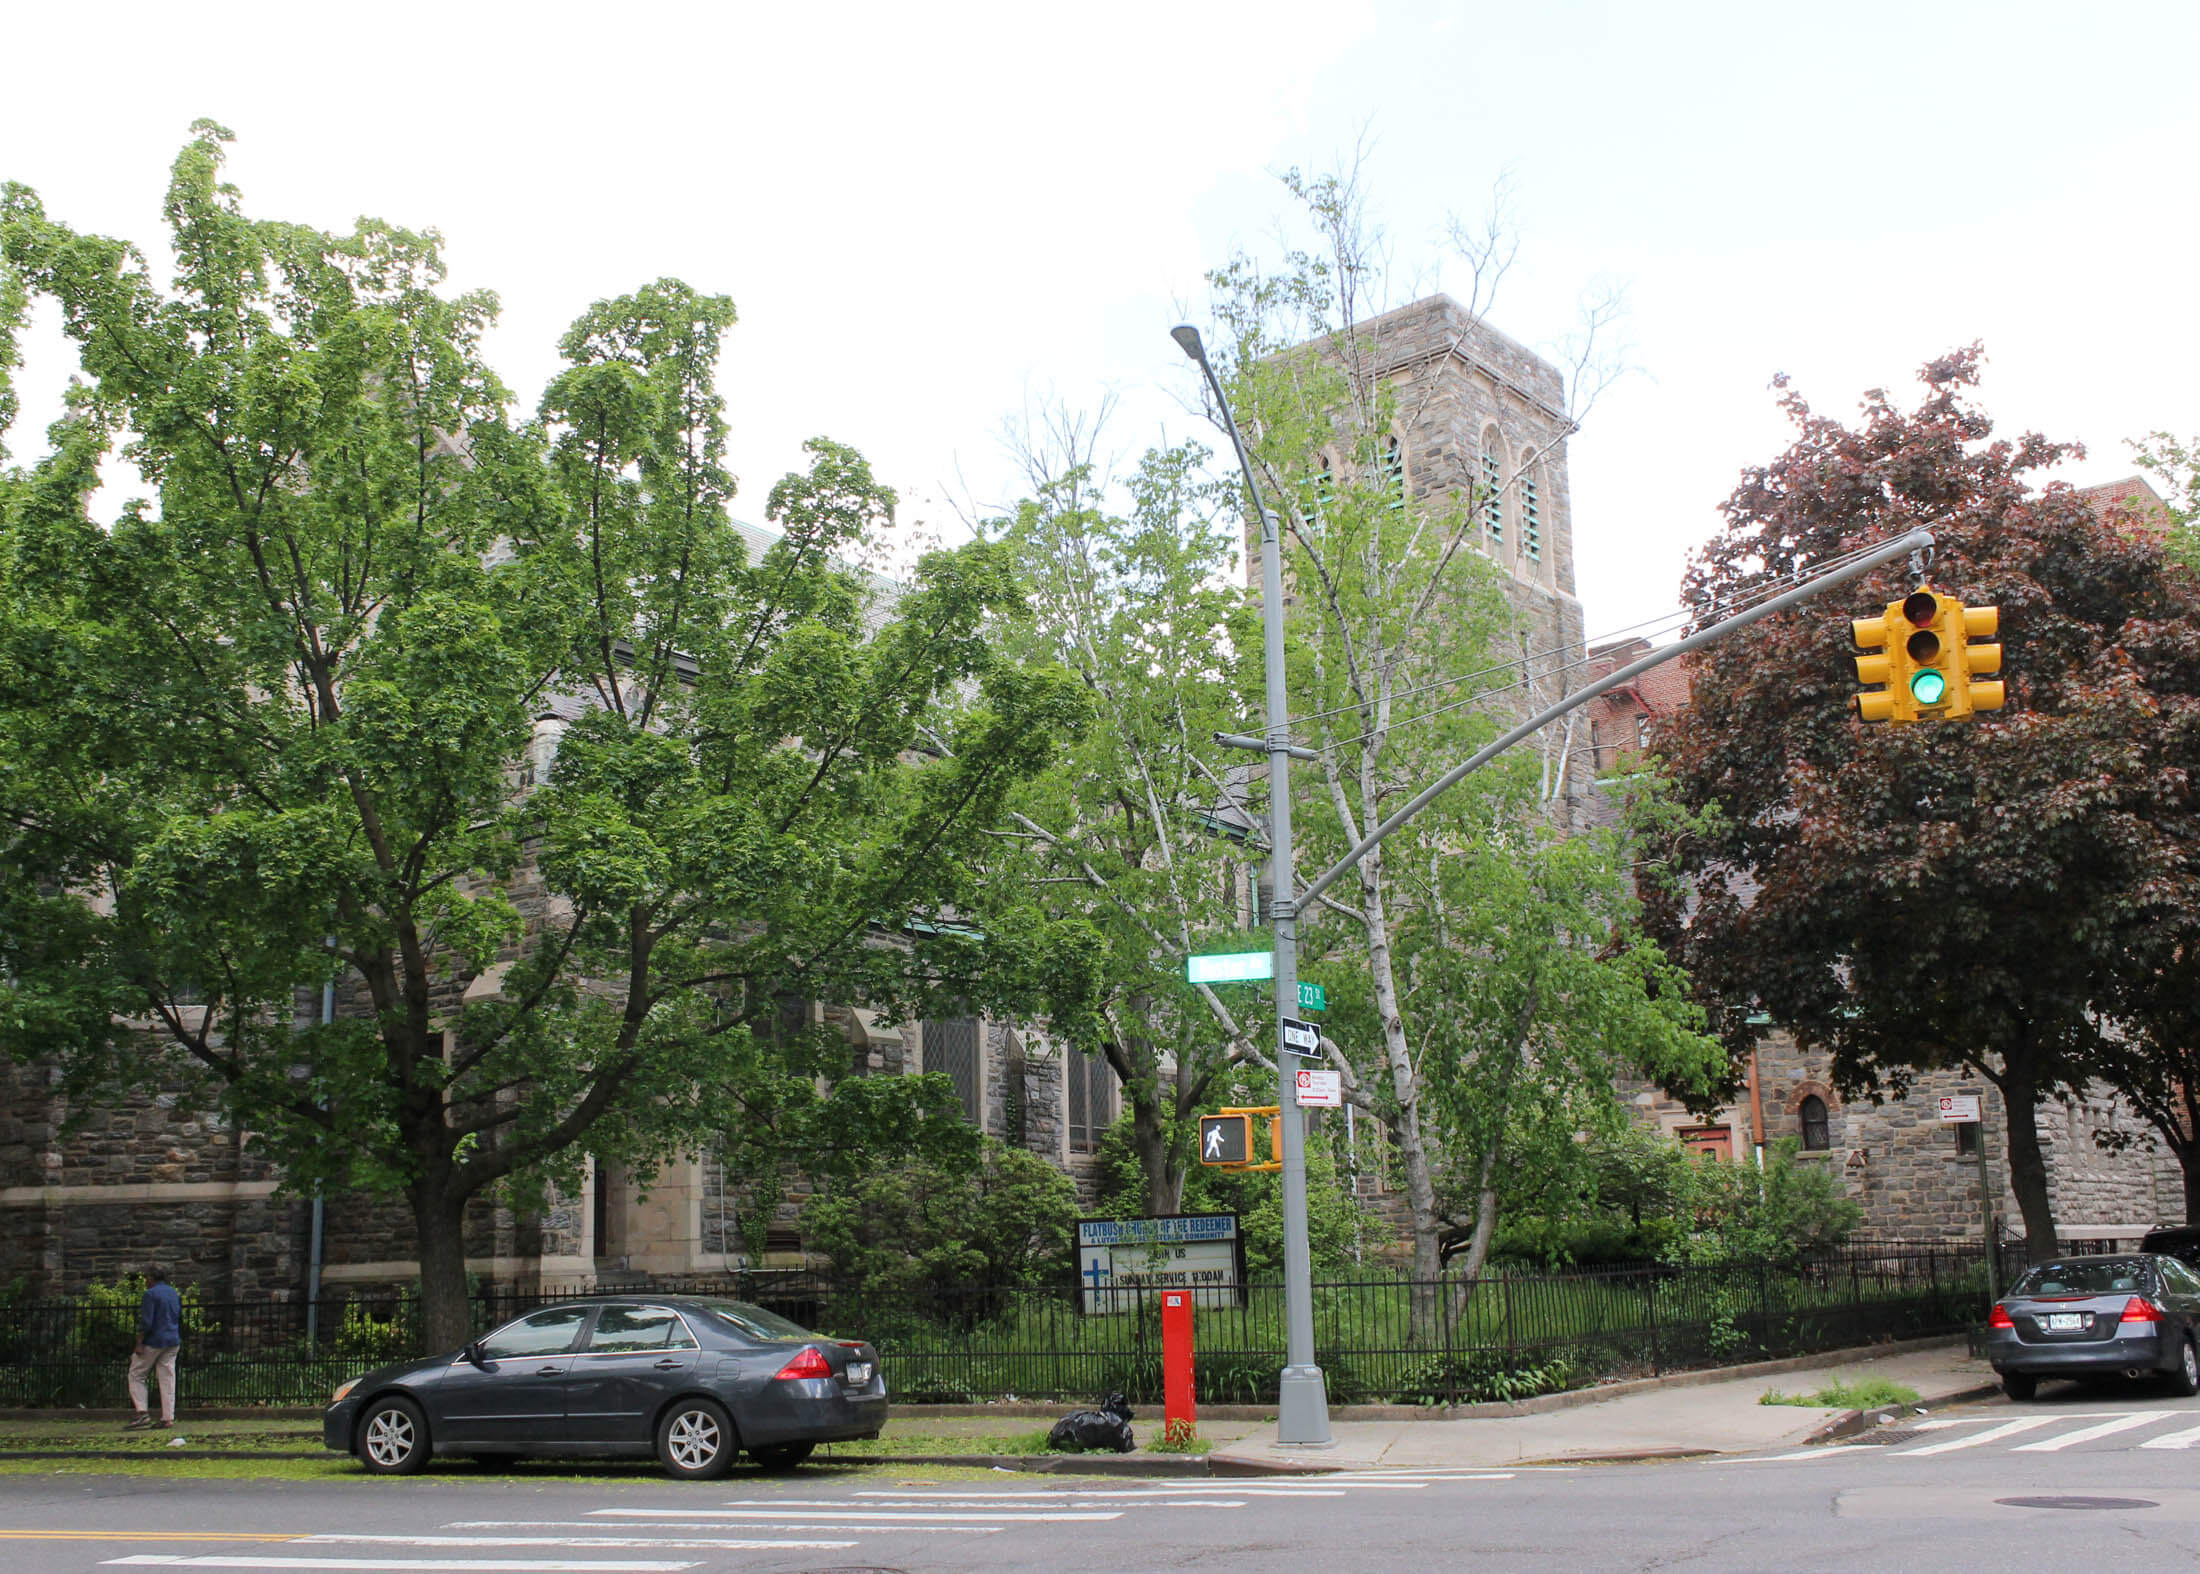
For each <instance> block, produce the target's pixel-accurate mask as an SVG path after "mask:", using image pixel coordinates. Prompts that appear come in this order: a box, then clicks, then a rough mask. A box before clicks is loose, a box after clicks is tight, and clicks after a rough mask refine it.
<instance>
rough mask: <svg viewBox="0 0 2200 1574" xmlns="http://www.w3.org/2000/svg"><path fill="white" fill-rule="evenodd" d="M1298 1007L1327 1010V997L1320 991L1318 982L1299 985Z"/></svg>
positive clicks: (1302, 1009) (1320, 987) (1310, 1009)
mask: <svg viewBox="0 0 2200 1574" xmlns="http://www.w3.org/2000/svg"><path fill="white" fill-rule="evenodd" d="M1299 1009H1300V1010H1301V1011H1327V1010H1328V1009H1329V997H1328V996H1327V995H1325V994H1323V993H1322V986H1321V985H1319V984H1301V985H1299Z"/></svg>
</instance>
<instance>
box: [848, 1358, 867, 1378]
mask: <svg viewBox="0 0 2200 1574" xmlns="http://www.w3.org/2000/svg"><path fill="white" fill-rule="evenodd" d="M846 1375H847V1378H848V1381H849V1382H851V1383H868V1382H869V1381H870V1380H871V1363H870V1362H868V1361H850V1362H849V1363H848V1371H847V1374H846Z"/></svg>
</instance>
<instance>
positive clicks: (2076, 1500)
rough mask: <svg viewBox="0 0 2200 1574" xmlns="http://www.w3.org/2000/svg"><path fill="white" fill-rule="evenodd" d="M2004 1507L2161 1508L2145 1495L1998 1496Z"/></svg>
mask: <svg viewBox="0 0 2200 1574" xmlns="http://www.w3.org/2000/svg"><path fill="white" fill-rule="evenodd" d="M1994 1501H1995V1502H1996V1503H1999V1504H2001V1505H2002V1506H2003V1507H2004V1508H2160V1507H2161V1506H2162V1505H2161V1504H2159V1503H2157V1502H2155V1501H2154V1500H2153V1499H2151V1498H2143V1497H1998V1498H1996V1499H1994Z"/></svg>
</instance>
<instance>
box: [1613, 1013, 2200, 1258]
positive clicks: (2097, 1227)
mask: <svg viewBox="0 0 2200 1574" xmlns="http://www.w3.org/2000/svg"><path fill="white" fill-rule="evenodd" d="M1758 1079H1759V1092H1760V1094H1761V1096H1762V1099H1763V1102H1764V1113H1765V1133H1764V1134H1765V1140H1766V1141H1767V1142H1772V1141H1777V1140H1778V1139H1780V1138H1782V1137H1795V1138H1801V1137H1802V1136H1803V1134H1804V1133H1803V1120H1802V1111H1803V1105H1804V1101H1805V1100H1806V1099H1807V1098H1811V1097H1816V1098H1818V1099H1821V1100H1823V1101H1824V1103H1825V1106H1826V1126H1827V1135H1828V1138H1829V1141H1828V1144H1827V1147H1826V1149H1825V1150H1824V1151H1823V1152H1819V1153H1812V1152H1804V1153H1801V1154H1799V1155H1798V1157H1799V1159H1800V1160H1801V1161H1802V1162H1805V1163H1811V1164H1824V1165H1828V1166H1831V1167H1832V1168H1833V1169H1834V1170H1835V1171H1836V1172H1837V1173H1838V1174H1839V1175H1840V1177H1841V1180H1842V1184H1843V1186H1844V1188H1845V1189H1846V1191H1847V1193H1848V1195H1849V1196H1850V1197H1851V1198H1853V1199H1854V1200H1855V1201H1856V1202H1857V1203H1858V1204H1859V1205H1860V1206H1861V1207H1862V1208H1863V1210H1864V1220H1863V1223H1862V1225H1861V1226H1860V1230H1861V1233H1863V1234H1866V1235H1877V1236H1883V1237H1894V1238H1900V1239H1905V1240H1977V1239H1978V1238H1979V1234H1980V1231H1981V1228H1982V1224H1981V1209H1980V1199H1979V1166H1978V1159H1977V1158H1976V1157H1975V1156H1974V1155H1973V1154H1970V1153H1962V1152H1959V1151H1958V1140H1959V1139H1958V1136H1957V1128H1956V1127H1955V1126H1954V1125H1952V1124H1950V1123H1947V1122H1943V1121H1942V1120H1941V1119H1940V1118H1939V1110H1938V1105H1939V1100H1940V1098H1941V1096H1942V1095H1943V1094H1950V1093H1954V1094H1975V1095H1977V1096H1978V1098H1979V1100H1980V1109H1981V1112H1982V1113H1983V1115H1984V1121H1983V1140H1984V1142H1985V1147H1986V1182H1987V1192H1988V1195H1989V1198H1990V1200H1991V1204H1992V1208H1993V1215H1994V1220H1995V1226H1996V1228H1997V1229H1998V1230H1999V1231H2000V1233H2001V1234H2002V1235H2003V1236H2004V1237H2005V1238H2006V1237H2008V1236H2012V1235H2021V1234H2022V1233H2023V1224H2022V1220H2021V1216H2020V1215H2019V1213H2018V1211H2017V1206H2016V1198H2015V1195H2014V1193H2013V1192H2012V1190H2011V1188H2010V1185H2009V1160H2008V1154H2009V1146H2008V1130H2009V1126H2008V1118H2007V1111H2006V1108H2005V1106H2004V1105H2003V1102H2002V1098H2001V1094H2000V1093H1999V1092H1998V1091H1997V1090H1996V1089H1995V1088H1994V1086H1993V1084H1992V1083H1990V1082H1987V1081H1986V1080H1985V1079H1984V1078H1982V1077H1979V1076H1976V1075H1970V1074H1966V1073H1964V1072H1961V1071H1939V1072H1931V1073H1927V1074H1925V1075H1922V1076H1920V1077H1919V1078H1918V1079H1917V1080H1916V1082H1915V1083H1914V1084H1912V1086H1911V1088H1910V1090H1909V1093H1908V1096H1907V1097H1904V1098H1888V1099H1886V1100H1885V1101H1884V1102H1882V1103H1879V1104H1873V1103H1871V1102H1870V1101H1869V1100H1868V1099H1857V1100H1848V1099H1844V1098H1843V1097H1842V1096H1841V1095H1840V1093H1839V1092H1838V1091H1836V1090H1835V1088H1834V1086H1833V1079H1832V1076H1831V1074H1830V1072H1829V1071H1828V1069H1827V1066H1826V1063H1825V1062H1824V1060H1823V1059H1822V1058H1821V1057H1817V1056H1812V1055H1806V1054H1805V1053H1804V1052H1803V1051H1802V1050H1800V1049H1798V1048H1797V1047H1796V1045H1795V1042H1794V1040H1793V1039H1791V1038H1790V1037H1789V1036H1788V1035H1786V1034H1785V1033H1774V1034H1771V1035H1770V1036H1769V1037H1767V1038H1766V1040H1765V1041H1764V1042H1763V1044H1762V1045H1761V1046H1760V1047H1759V1050H1758ZM1629 1091H1630V1092H1631V1093H1632V1095H1633V1102H1634V1105H1635V1108H1636V1110H1637V1112H1638V1115H1639V1117H1640V1118H1641V1119H1642V1120H1643V1121H1644V1122H1645V1123H1646V1124H1652V1125H1655V1126H1656V1127H1657V1128H1658V1129H1660V1130H1663V1131H1666V1132H1669V1133H1677V1132H1680V1131H1683V1130H1687V1129H1692V1128H1697V1127H1699V1126H1701V1125H1709V1126H1713V1127H1717V1126H1724V1127H1726V1128H1727V1129H1728V1130H1729V1131H1730V1132H1731V1133H1732V1141H1733V1151H1734V1156H1735V1157H1736V1158H1737V1159H1744V1158H1746V1156H1747V1154H1748V1152H1749V1149H1750V1145H1751V1143H1752V1142H1753V1140H1754V1137H1755V1133H1754V1132H1753V1131H1752V1129H1751V1121H1750V1107H1749V1100H1748V1096H1747V1094H1746V1093H1745V1094H1744V1095H1743V1096H1742V1097H1741V1098H1740V1099H1739V1100H1738V1101H1737V1102H1736V1103H1735V1104H1734V1105H1732V1106H1730V1107H1728V1108H1726V1109H1723V1110H1721V1111H1719V1112H1718V1113H1717V1114H1716V1115H1714V1116H1713V1117H1712V1118H1711V1120H1710V1121H1708V1122H1698V1121H1697V1120H1696V1119H1695V1117H1693V1116H1691V1115H1689V1114H1688V1113H1687V1111H1686V1110H1685V1109H1683V1108H1682V1107H1681V1106H1680V1105H1679V1104H1677V1103H1675V1102H1674V1101H1672V1100H1670V1099H1668V1098H1665V1097H1664V1096H1663V1095H1662V1094H1660V1093H1658V1092H1657V1091H1656V1090H1655V1089H1651V1088H1647V1087H1644V1086H1641V1085H1639V1084H1638V1085H1635V1086H1634V1087H1632V1088H1631V1089H1630V1090H1629ZM2036 1118H2037V1120H2038V1124H2039V1132H2040V1146H2041V1149H2042V1152H2043V1155H2044V1157H2045V1159H2046V1162H2047V1173H2048V1196H2049V1199H2050V1201H2051V1202H2052V1204H2053V1206H2054V1210H2055V1225H2056V1230H2057V1233H2058V1234H2059V1235H2060V1237H2061V1238H2062V1239H2063V1240H2065V1241H2073V1240H2076V1241H2101V1240H2112V1241H2124V1242H2126V1243H2129V1242H2132V1241H2134V1240H2135V1239H2136V1237H2137V1236H2139V1235H2140V1234H2143V1233H2144V1232H2145V1231H2146V1230H2147V1229H2149V1228H2151V1227H2152V1226H2154V1225H2156V1224H2161V1223H2175V1222H2178V1221H2179V1220H2180V1218H2181V1216H2182V1213H2183V1208H2184V1192H2183V1188H2182V1184H2181V1181H2180V1179H2179V1175H2178V1170H2177V1161H2176V1159H2175V1157H2174V1155H2172V1154H2170V1153H2169V1152H2168V1150H2167V1149H2166V1148H2164V1147H2163V1145H2162V1144H2161V1143H2160V1142H2159V1141H2158V1140H2157V1139H2156V1138H2155V1137H2154V1135H2153V1133H2152V1131H2151V1129H2150V1128H2149V1127H2148V1126H2147V1125H2146V1124H2145V1122H2144V1121H2142V1120H2140V1119H2139V1118H2138V1116H2137V1115H2135V1114H2134V1113H2133V1112H2132V1111H2131V1110H2130V1109H2129V1108H2128V1106H2126V1105H2125V1104H2124V1103H2123V1102H2122V1101H2121V1100H2120V1099H2117V1098H2115V1097H2113V1096H2111V1095H2109V1094H2107V1093H2106V1092H2105V1091H2103V1090H2099V1089H2094V1090H2090V1091H2089V1092H2088V1093H2087V1094H2086V1095H2085V1096H2083V1097H2080V1098H2077V1099H2069V1100H2065V1099H2050V1100H2048V1101H2047V1102H2045V1103H2043V1104H2041V1105H2040V1107H2039V1110H2038V1113H2037V1117H2036ZM2097 1133H2106V1134H2121V1135H2122V1136H2124V1137H2126V1138H2128V1139H2129V1145H2128V1146H2127V1147H2126V1148H2125V1149H2124V1150H2123V1151H2121V1152H2111V1151H2106V1150H2104V1149H2103V1148H2102V1146H2101V1144H2100V1143H2099V1141H2098V1140H2097V1138H2096V1134H2097Z"/></svg>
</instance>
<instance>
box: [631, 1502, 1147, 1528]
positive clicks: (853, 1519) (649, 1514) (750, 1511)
mask: <svg viewBox="0 0 2200 1574" xmlns="http://www.w3.org/2000/svg"><path fill="white" fill-rule="evenodd" d="M588 1512H589V1515H590V1517H591V1518H596V1517H601V1518H605V1519H632V1520H650V1519H660V1518H667V1517H670V1516H671V1515H674V1514H684V1515H686V1516H687V1517H688V1518H690V1519H804V1520H817V1521H821V1522H824V1521H839V1520H846V1521H848V1522H849V1523H851V1524H856V1523H861V1522H863V1521H872V1522H876V1521H881V1520H892V1521H895V1522H903V1521H907V1522H912V1523H920V1524H921V1523H923V1522H924V1521H926V1520H939V1519H955V1520H973V1519H974V1520H979V1521H982V1522H985V1523H994V1522H998V1523H1001V1524H1015V1525H1043V1524H1061V1523H1066V1522H1078V1521H1082V1522H1084V1523H1088V1524H1089V1523H1093V1522H1096V1521H1102V1520H1110V1519H1121V1518H1122V1517H1123V1511H1122V1510H1121V1509H1107V1510H1085V1509H1054V1510H1050V1511H1045V1512H1033V1513H1028V1514H1009V1513H996V1512H994V1511H991V1510H976V1509H970V1510H965V1511H963V1512H961V1513H956V1514H932V1513H919V1512H916V1511H914V1510H911V1511H908V1512H895V1511H891V1510H877V1509H864V1510H861V1511H852V1510H848V1509H838V1508H835V1509H827V1510H825V1511H824V1512H823V1513H818V1512H815V1511H813V1510H811V1509H808V1508H805V1507H803V1506H802V1505H801V1504H799V1503H790V1504H788V1505H787V1506H786V1507H784V1508H775V1509H762V1508H592V1509H590V1510H589V1511H588Z"/></svg>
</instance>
